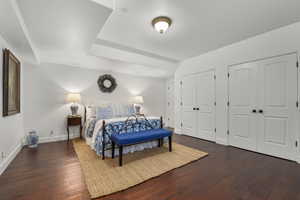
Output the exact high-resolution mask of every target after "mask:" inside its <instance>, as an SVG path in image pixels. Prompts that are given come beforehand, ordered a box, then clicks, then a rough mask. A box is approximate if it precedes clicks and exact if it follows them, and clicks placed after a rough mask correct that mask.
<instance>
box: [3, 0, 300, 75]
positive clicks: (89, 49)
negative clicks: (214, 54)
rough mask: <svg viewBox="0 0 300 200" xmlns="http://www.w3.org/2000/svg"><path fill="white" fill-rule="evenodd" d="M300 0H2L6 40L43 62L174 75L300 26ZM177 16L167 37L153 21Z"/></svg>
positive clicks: (19, 50) (32, 58) (20, 51)
mask: <svg viewBox="0 0 300 200" xmlns="http://www.w3.org/2000/svg"><path fill="white" fill-rule="evenodd" d="M299 8H300V1H299V0H226V1H220V0H115V1H114V0H63V1H62V0H50V1H49V0H0V27H1V29H0V34H1V35H2V36H3V37H4V39H6V40H7V41H8V42H9V43H11V44H12V45H13V46H14V47H15V48H16V49H17V50H18V52H19V53H20V54H22V55H24V56H25V57H29V60H36V61H37V62H41V63H56V64H60V63H61V64H68V65H71V66H78V67H87V68H95V69H104V70H111V71H117V72H122V73H128V74H135V75H141V76H155V77H167V76H170V75H172V74H173V73H174V71H175V70H176V67H177V66H178V64H179V61H182V60H184V59H187V58H190V57H193V56H197V55H200V54H202V53H205V52H208V51H211V50H214V49H217V48H220V47H222V46H225V45H229V44H232V43H234V42H238V41H241V40H243V39H246V38H249V37H252V36H255V35H258V34H261V33H264V32H267V31H270V30H272V29H276V28H279V27H282V26H285V25H289V24H292V23H294V22H298V21H300V12H299V11H298V10H299ZM160 15H166V16H169V17H170V18H172V20H173V24H172V26H171V28H170V30H169V31H168V32H167V33H166V34H164V35H161V34H159V33H157V32H156V31H154V29H153V28H152V26H151V20H152V19H153V18H155V17H157V16H160Z"/></svg>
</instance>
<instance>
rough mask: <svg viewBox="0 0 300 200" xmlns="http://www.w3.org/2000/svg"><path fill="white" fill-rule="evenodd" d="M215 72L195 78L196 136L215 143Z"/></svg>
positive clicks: (204, 73) (205, 73)
mask: <svg viewBox="0 0 300 200" xmlns="http://www.w3.org/2000/svg"><path fill="white" fill-rule="evenodd" d="M214 75H215V72H214V71H209V72H203V73H200V74H198V75H197V76H196V88H197V89H196V105H197V106H196V107H197V134H196V136H197V137H199V138H202V139H205V140H210V141H215V79H214Z"/></svg>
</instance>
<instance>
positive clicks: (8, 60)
mask: <svg viewBox="0 0 300 200" xmlns="http://www.w3.org/2000/svg"><path fill="white" fill-rule="evenodd" d="M20 67H21V63H20V61H19V60H18V59H17V58H16V57H15V56H14V55H13V54H12V53H11V52H10V51H9V50H8V49H4V50H3V116H4V117H6V116H10V115H14V114H17V113H20Z"/></svg>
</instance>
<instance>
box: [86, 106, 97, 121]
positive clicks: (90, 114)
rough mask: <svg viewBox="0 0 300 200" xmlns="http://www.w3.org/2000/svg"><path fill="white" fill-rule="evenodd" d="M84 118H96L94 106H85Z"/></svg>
mask: <svg viewBox="0 0 300 200" xmlns="http://www.w3.org/2000/svg"><path fill="white" fill-rule="evenodd" d="M85 108H86V119H87V120H88V119H91V118H96V107H94V106H86V107H85Z"/></svg>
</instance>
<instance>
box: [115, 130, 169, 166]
mask: <svg viewBox="0 0 300 200" xmlns="http://www.w3.org/2000/svg"><path fill="white" fill-rule="evenodd" d="M172 135H173V132H172V131H170V130H167V129H164V128H159V129H151V130H146V131H139V132H133V133H123V134H112V135H111V141H112V158H114V157H115V146H116V145H117V146H118V147H119V165H120V166H122V157H123V156H122V155H123V147H124V146H128V145H134V144H139V143H144V142H149V141H153V140H158V143H159V147H160V146H162V145H163V139H164V138H165V137H168V138H169V151H170V152H171V151H172Z"/></svg>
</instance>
